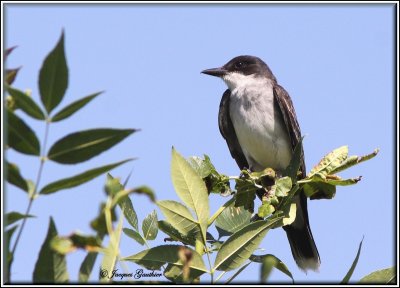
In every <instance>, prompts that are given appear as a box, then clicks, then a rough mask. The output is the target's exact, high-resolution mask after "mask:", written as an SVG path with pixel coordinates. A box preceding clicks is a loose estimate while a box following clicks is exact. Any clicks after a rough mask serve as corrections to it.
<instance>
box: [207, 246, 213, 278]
mask: <svg viewBox="0 0 400 288" xmlns="http://www.w3.org/2000/svg"><path fill="white" fill-rule="evenodd" d="M206 254H207V260H208V265H209V266H210V275H211V284H214V269H212V265H211V259H210V252H209V251H208V249H207V247H206Z"/></svg>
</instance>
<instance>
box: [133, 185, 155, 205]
mask: <svg viewBox="0 0 400 288" xmlns="http://www.w3.org/2000/svg"><path fill="white" fill-rule="evenodd" d="M132 193H136V194H144V195H146V196H147V197H149V199H150V201H151V202H156V195H155V193H154V191H153V190H152V189H151V188H150V187H147V186H139V187H136V188H134V189H132Z"/></svg>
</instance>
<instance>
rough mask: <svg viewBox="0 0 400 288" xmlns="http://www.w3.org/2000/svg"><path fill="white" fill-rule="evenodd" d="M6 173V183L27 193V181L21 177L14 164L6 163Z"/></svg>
mask: <svg viewBox="0 0 400 288" xmlns="http://www.w3.org/2000/svg"><path fill="white" fill-rule="evenodd" d="M6 167H7V168H6V171H7V172H6V173H7V181H8V182H9V183H11V184H13V185H15V186H17V187H18V188H21V189H22V190H24V191H25V192H28V191H29V187H28V183H27V181H26V180H25V179H24V178H23V177H22V175H21V174H20V172H19V168H18V166H17V165H15V164H14V163H10V162H7V161H6Z"/></svg>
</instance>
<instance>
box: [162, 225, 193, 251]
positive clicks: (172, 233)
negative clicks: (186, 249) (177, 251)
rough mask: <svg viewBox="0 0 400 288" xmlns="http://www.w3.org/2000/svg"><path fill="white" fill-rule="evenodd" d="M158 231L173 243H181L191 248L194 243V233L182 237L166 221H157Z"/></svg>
mask: <svg viewBox="0 0 400 288" xmlns="http://www.w3.org/2000/svg"><path fill="white" fill-rule="evenodd" d="M158 229H160V230H161V231H162V232H164V233H165V234H167V235H168V236H170V237H171V239H172V240H174V241H178V242H182V243H183V244H187V245H192V246H194V245H195V243H196V234H195V233H189V234H188V235H184V234H182V233H180V232H179V231H178V230H177V229H175V228H174V226H172V225H171V224H170V223H168V222H167V221H164V220H161V221H158ZM165 241H166V240H165ZM170 241H171V240H170Z"/></svg>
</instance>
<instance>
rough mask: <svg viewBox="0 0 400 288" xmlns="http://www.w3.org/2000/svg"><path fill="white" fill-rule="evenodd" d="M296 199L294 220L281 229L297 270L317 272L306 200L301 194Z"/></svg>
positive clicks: (316, 259) (318, 260)
mask: <svg viewBox="0 0 400 288" xmlns="http://www.w3.org/2000/svg"><path fill="white" fill-rule="evenodd" d="M297 197H298V198H297V199H296V201H295V202H296V206H297V207H296V208H297V210H296V220H295V221H294V222H293V223H292V224H291V225H287V226H284V227H283V228H284V229H285V231H286V234H287V237H288V239H289V243H290V248H291V249H292V254H293V258H294V260H295V261H296V263H297V265H298V266H299V268H300V269H302V270H303V271H307V270H309V269H311V270H314V271H318V268H319V265H320V263H321V261H320V258H319V253H318V250H317V246H316V245H315V242H314V238H313V236H312V233H311V229H310V224H309V222H308V212H307V198H306V197H305V195H304V193H303V192H301V193H300V195H299V196H297Z"/></svg>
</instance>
